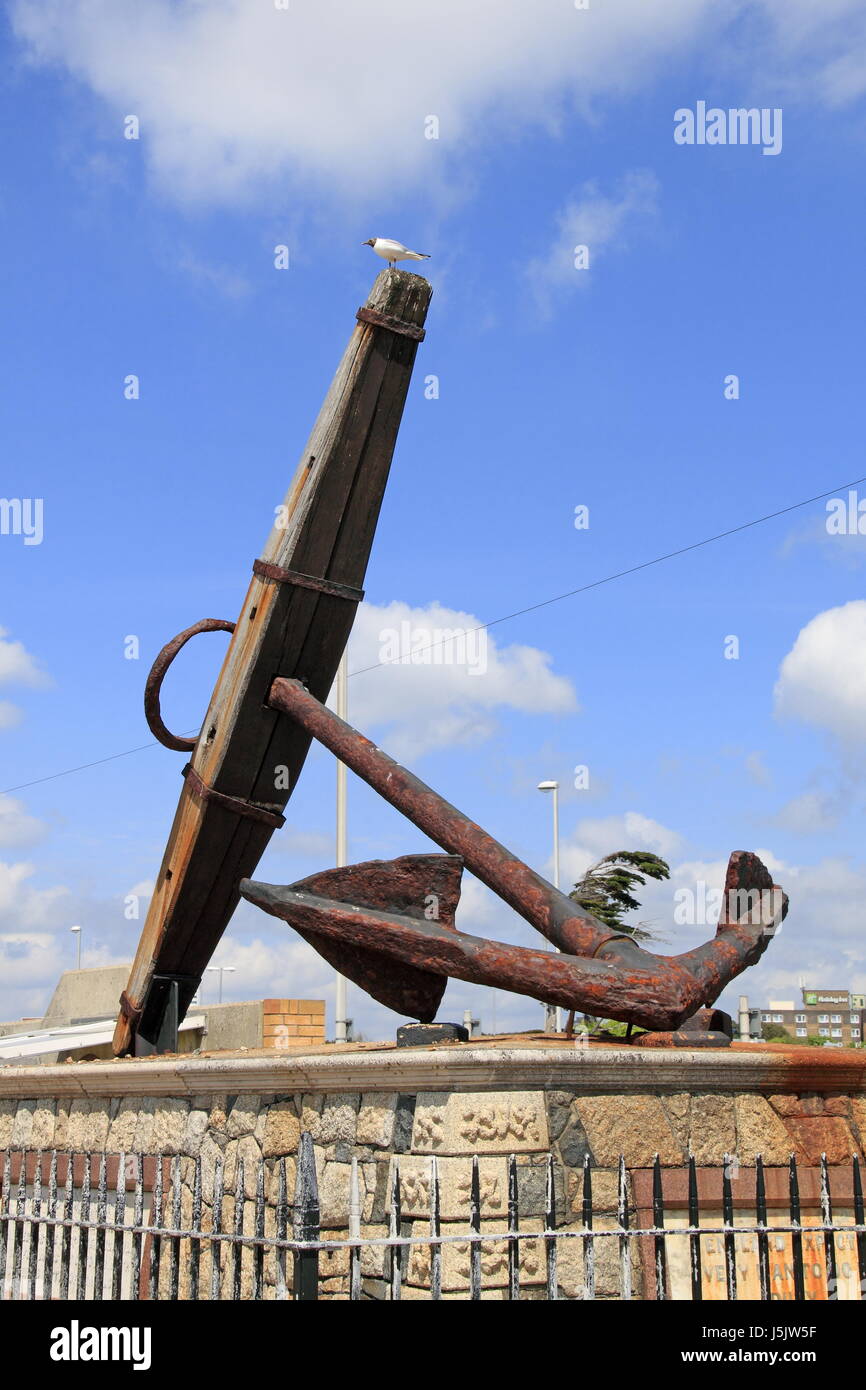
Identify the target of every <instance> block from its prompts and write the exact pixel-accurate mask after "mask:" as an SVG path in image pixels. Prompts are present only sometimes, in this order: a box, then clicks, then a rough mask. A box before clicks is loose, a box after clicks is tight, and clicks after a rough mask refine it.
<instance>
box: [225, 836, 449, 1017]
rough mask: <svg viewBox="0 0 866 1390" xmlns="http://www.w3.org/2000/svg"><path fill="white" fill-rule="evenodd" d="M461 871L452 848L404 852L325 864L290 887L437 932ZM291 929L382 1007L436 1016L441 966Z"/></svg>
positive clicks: (444, 927) (442, 983)
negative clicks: (443, 851)
mask: <svg viewBox="0 0 866 1390" xmlns="http://www.w3.org/2000/svg"><path fill="white" fill-rule="evenodd" d="M462 873H463V861H462V859H460V858H458V857H457V856H456V855H449V854H407V855H403V856H402V858H400V859H391V860H381V859H374V860H371V861H369V862H367V863H364V864H351V865H349V866H348V867H347V868H342V869H328V870H326V871H325V872H324V873H319V874H312V875H311V876H310V877H309V878H305V879H301V881H300V882H299V883H295V884H293V885H292V889H293V890H294V891H296V892H299V893H301V894H302V895H304V896H312V897H316V898H317V899H324V900H332V901H336V902H340V903H343V904H348V905H350V908H351V910H352V911H358V910H362V909H372V910H374V911H376V910H384V911H387V912H391V913H398V914H399V915H400V916H401V917H403V918H405V919H406V920H407V921H409V922H424V921H435V922H437V924H438V925H439V927H441V928H442V930H443V931H447V932H451V933H452V934H453V933H455V932H456V928H455V926H454V913H455V912H456V910H457V903H458V901H459V899H460V879H461V876H462ZM245 882H246V883H248V882H249V880H245ZM242 887H243V885H242ZM296 930H297V931H298V933H299V935H301V936H302V937H303V938H304V940H305V941H308V942H309V943H310V945H311V946H313V947H315V949H316V950H317V951H318V952H319V955H321V956H323V957H324V959H325V960H326V961H328V962H329V964H331V965H332V966H333V967H334V969H335V970H338V971H339V972H340V974H341V975H345V976H346V977H347V978H348V979H350V980H352V981H353V982H354V983H355V984H356V985H360V987H361V989H363V990H366V992H367V993H368V994H369V995H371V996H372V997H373V998H374V999H376V1000H377V1001H378V1002H379V1003H380V1004H384V1005H385V1007H386V1008H388V1009H394V1010H395V1012H396V1013H400V1014H408V1016H409V1017H410V1018H418V1019H420V1020H421V1021H422V1022H423V1023H429V1022H431V1021H432V1019H434V1018H435V1017H436V1010H437V1009H438V1007H439V1005H440V1003H441V1002H442V995H443V994H444V993H445V986H446V984H447V983H448V981H447V976H444V975H443V974H442V973H441V972H432V971H429V970H425V969H424V968H423V967H420V966H418V965H415V964H413V963H407V962H406V961H401V960H398V959H396V958H395V957H393V956H391V957H389V958H388V959H387V960H386V959H385V958H383V956H382V953H381V951H378V950H369V949H368V948H367V947H365V946H363V945H359V944H357V943H356V942H352V941H349V940H347V939H345V938H343V937H341V936H339V935H336V936H334V935H329V934H322V933H315V932H312V931H308V930H307V928H306V927H305V926H304V925H303V924H298V925H297V926H296Z"/></svg>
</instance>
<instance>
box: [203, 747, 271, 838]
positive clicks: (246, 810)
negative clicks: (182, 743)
mask: <svg viewBox="0 0 866 1390" xmlns="http://www.w3.org/2000/svg"><path fill="white" fill-rule="evenodd" d="M183 775H184V777H185V778H186V784H187V786H188V787H189V788H190V790H191V791H192V793H193V795H194V796H197V797H198V799H199V801H212V802H213V803H214V805H215V806H222V808H223V810H225V811H233V812H234V814H235V815H236V816H245V817H246V818H247V819H248V820H255V821H258V822H259V824H260V825H269V826H270V827H271V829H272V830H279V829H280V828H281V827H282V826H284V825H285V823H286V818H285V816H284V815H283V814H282V813H281V812H280V810H279V809H278V807H276V806H264V805H262V804H261V803H260V802H258V801H245V800H244V799H243V798H242V797H240V796H229V795H227V793H226V792H218V791H215V790H214V788H213V787H209V786H208V785H207V783H206V782H203V781H202V779H201V778H200V777H199V775H198V773H197V772H196V770H195V768H194V767H193V765H192V763H187V765H186V767H185V768H184V769H183Z"/></svg>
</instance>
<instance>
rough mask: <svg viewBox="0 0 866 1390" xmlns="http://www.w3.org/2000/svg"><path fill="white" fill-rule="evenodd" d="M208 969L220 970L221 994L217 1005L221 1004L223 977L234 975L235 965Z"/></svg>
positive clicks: (215, 966)
mask: <svg viewBox="0 0 866 1390" xmlns="http://www.w3.org/2000/svg"><path fill="white" fill-rule="evenodd" d="M207 968H208V970H218V971H219V977H220V992H219V999H218V1000H217V1003H219V1004H221V1003H222V1002H223V975H224V974H225V975H233V974H234V973H235V967H234V966H233V965H209V966H208V967H207Z"/></svg>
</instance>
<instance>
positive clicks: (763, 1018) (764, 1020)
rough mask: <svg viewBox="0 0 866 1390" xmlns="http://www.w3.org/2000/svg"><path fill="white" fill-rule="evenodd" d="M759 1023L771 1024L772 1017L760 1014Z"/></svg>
mask: <svg viewBox="0 0 866 1390" xmlns="http://www.w3.org/2000/svg"><path fill="white" fill-rule="evenodd" d="M761 1022H762V1023H772V1022H773V1015H772V1014H761Z"/></svg>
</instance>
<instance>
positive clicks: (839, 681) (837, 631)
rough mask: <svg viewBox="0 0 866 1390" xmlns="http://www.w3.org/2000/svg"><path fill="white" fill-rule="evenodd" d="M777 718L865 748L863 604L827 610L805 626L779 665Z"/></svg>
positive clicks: (865, 625)
mask: <svg viewBox="0 0 866 1390" xmlns="http://www.w3.org/2000/svg"><path fill="white" fill-rule="evenodd" d="M775 705H776V713H777V714H778V715H780V716H781V717H783V718H792V719H801V720H803V721H804V722H805V723H807V724H815V725H817V726H818V727H819V728H824V729H827V730H829V732H830V733H832V734H835V735H836V737H837V738H839V739H840V740H842V742H844V743H848V744H863V743H866V599H854V600H853V601H852V602H851V603H845V604H842V606H841V607H839V608H828V609H827V610H826V611H825V612H824V613H819V614H818V616H817V617H815V618H813V619H812V620H811V622H809V623H807V624H806V626H805V627H804V628H802V630H801V631H800V633H799V634H798V636H797V640H796V642H795V643H794V645H793V647H792V648H791V650H790V651H789V652H788V655H787V656H786V657H785V659H784V661H783V662H782V665H781V668H780V671H779V679H778V681H777V682H776V687H775Z"/></svg>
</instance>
